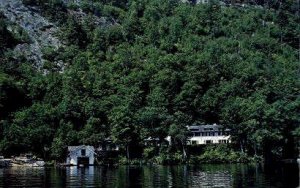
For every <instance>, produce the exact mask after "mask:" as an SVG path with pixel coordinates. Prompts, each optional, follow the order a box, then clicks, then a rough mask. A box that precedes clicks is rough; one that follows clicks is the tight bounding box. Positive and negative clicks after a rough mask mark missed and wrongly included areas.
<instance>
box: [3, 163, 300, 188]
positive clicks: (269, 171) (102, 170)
mask: <svg viewBox="0 0 300 188" xmlns="http://www.w3.org/2000/svg"><path fill="white" fill-rule="evenodd" d="M298 186H299V169H298V165H285V166H276V165H272V166H262V165H241V164H239V165H199V166H186V165H178V166H159V165H158V166H118V167H92V166H91V167H85V168H80V167H68V168H29V167H25V168H24V167H22V168H21V167H11V168H5V169H0V187H5V188H6V187H46V188H48V187H107V188H110V187H113V188H118V187H120V188H125V187H133V188H139V187H147V188H148V187H154V188H160V187H161V188H166V187H205V188H208V187H238V188H240V187H253V188H259V187H270V188H271V187H276V188H277V187H282V188H289V187H291V188H292V187H298Z"/></svg>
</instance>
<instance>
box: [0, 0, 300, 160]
mask: <svg viewBox="0 0 300 188" xmlns="http://www.w3.org/2000/svg"><path fill="white" fill-rule="evenodd" d="M289 2H292V1H285V2H283V3H282V4H281V6H279V7H275V8H272V7H263V6H261V7H257V6H253V7H252V6H248V7H244V8H243V7H235V6H229V7H226V6H220V5H219V4H218V3H217V2H215V3H209V4H198V5H193V4H189V3H182V2H180V1H175V0H130V1H128V2H127V1H117V0H98V1H97V0H93V1H82V2H80V3H72V2H71V1H60V0H39V1H31V0H23V3H24V4H25V5H26V6H28V7H33V6H34V7H35V8H36V11H37V13H39V14H40V15H41V16H43V17H45V18H47V19H48V20H50V21H51V22H53V23H55V24H56V25H57V27H58V28H59V30H58V31H57V33H55V36H56V37H58V38H59V39H60V42H61V43H62V45H61V46H60V47H59V48H58V49H56V48H54V47H51V46H49V47H44V48H43V49H42V51H43V59H44V63H43V64H42V65H41V67H39V68H37V67H36V66H34V65H35V63H33V62H32V61H30V60H28V59H26V58H25V57H23V56H22V54H18V55H16V54H15V52H14V48H15V47H16V45H17V44H21V43H30V39H29V36H28V34H26V32H24V30H22V28H21V27H20V26H18V25H16V24H14V23H12V22H10V21H8V19H7V18H6V17H5V16H4V15H1V17H0V61H1V64H0V154H1V153H2V154H4V155H15V154H18V153H21V152H28V151H31V152H33V153H35V154H37V155H40V156H43V157H46V159H62V156H63V154H64V151H65V149H66V147H67V146H68V145H76V144H89V145H94V146H96V145H97V144H98V143H99V141H101V140H104V139H106V138H111V139H112V140H113V141H114V142H115V143H117V144H119V145H120V146H122V147H123V148H125V149H127V150H128V153H129V155H128V157H135V156H142V154H143V149H145V146H144V145H143V140H144V139H147V138H149V137H152V138H159V139H160V141H163V139H164V138H165V137H166V136H168V135H170V136H172V139H173V142H174V143H176V144H174V145H172V146H170V148H162V147H161V148H155V149H157V150H158V153H156V154H155V155H159V152H160V151H161V152H162V151H163V152H166V151H167V152H170V153H171V152H176V151H180V152H181V151H182V149H181V148H182V145H185V140H186V139H187V137H188V132H187V131H186V128H185V127H186V126H187V125H191V124H201V123H218V124H222V125H224V126H226V127H228V128H231V129H232V139H233V142H234V143H235V144H233V147H234V148H235V149H236V150H238V151H241V152H245V153H246V154H248V155H249V156H254V155H258V156H264V157H265V158H266V159H267V158H277V159H280V158H291V157H294V156H295V155H296V150H295V144H296V142H297V139H298V138H299V136H300V128H299V123H300V117H299V115H300V96H299V93H300V85H299V84H300V83H299V74H300V72H299V71H300V62H299V51H298V50H299V33H300V24H299V23H300V22H299V21H300V20H299V16H297V14H298V15H299V12H298V13H297V12H295V11H294V10H295V9H294V8H291V7H294V6H292V5H293V4H290V3H289ZM58 65H60V66H58ZM125 149H124V150H125ZM146 149H149V148H146ZM155 149H154V150H155ZM125 153H126V152H124V155H125ZM144 153H145V152H144Z"/></svg>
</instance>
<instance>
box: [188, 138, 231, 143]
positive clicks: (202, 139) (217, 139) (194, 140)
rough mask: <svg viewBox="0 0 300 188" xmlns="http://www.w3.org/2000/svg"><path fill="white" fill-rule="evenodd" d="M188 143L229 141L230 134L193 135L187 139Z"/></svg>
mask: <svg viewBox="0 0 300 188" xmlns="http://www.w3.org/2000/svg"><path fill="white" fill-rule="evenodd" d="M188 141H189V143H188V144H189V145H202V144H207V142H208V141H210V142H211V144H220V143H231V140H230V136H194V137H191V138H189V139H188Z"/></svg>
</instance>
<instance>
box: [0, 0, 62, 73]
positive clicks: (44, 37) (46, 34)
mask: <svg viewBox="0 0 300 188" xmlns="http://www.w3.org/2000/svg"><path fill="white" fill-rule="evenodd" d="M0 11H1V12H2V13H3V14H4V15H5V17H6V18H7V19H8V20H9V21H11V22H13V23H16V24H18V25H19V26H21V27H22V28H23V29H24V30H25V31H26V32H27V33H28V35H29V37H30V40H31V43H29V44H26V43H25V44H19V45H17V46H16V48H15V50H14V51H15V53H16V54H21V55H24V56H25V57H26V58H27V59H29V60H33V61H34V62H35V63H36V66H37V67H41V65H42V64H43V57H42V49H43V48H44V47H47V46H51V47H54V48H56V49H57V48H59V46H61V43H60V41H59V40H58V39H57V38H56V37H55V36H54V33H55V32H56V31H57V30H58V28H57V27H56V26H55V25H54V24H53V23H51V22H49V21H48V20H47V19H45V18H44V17H42V16H41V15H39V14H38V13H36V12H35V11H33V9H30V8H28V7H26V6H25V5H24V4H23V3H22V1H21V0H0Z"/></svg>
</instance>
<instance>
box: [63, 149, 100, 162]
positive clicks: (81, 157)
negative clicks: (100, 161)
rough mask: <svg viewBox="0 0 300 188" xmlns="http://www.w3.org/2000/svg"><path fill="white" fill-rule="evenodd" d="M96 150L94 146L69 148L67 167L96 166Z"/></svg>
mask: <svg viewBox="0 0 300 188" xmlns="http://www.w3.org/2000/svg"><path fill="white" fill-rule="evenodd" d="M94 160H95V148H94V147H93V146H86V145H81V146H68V157H67V161H66V163H67V165H94Z"/></svg>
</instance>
